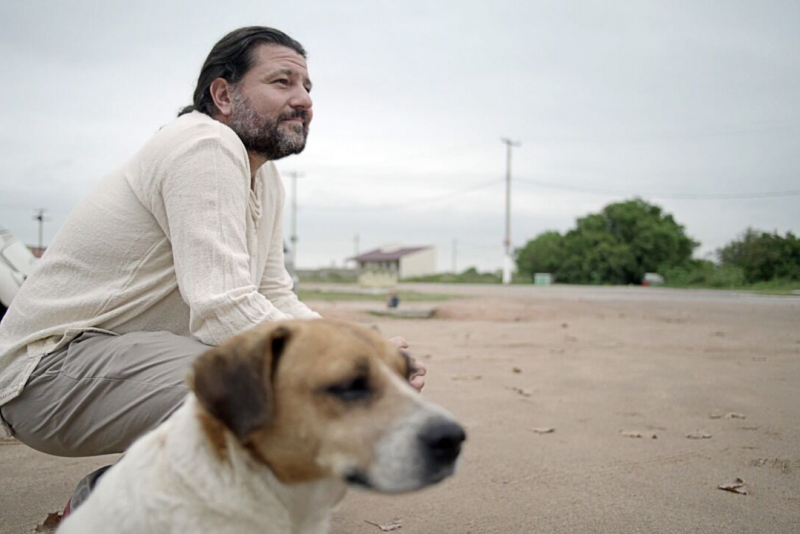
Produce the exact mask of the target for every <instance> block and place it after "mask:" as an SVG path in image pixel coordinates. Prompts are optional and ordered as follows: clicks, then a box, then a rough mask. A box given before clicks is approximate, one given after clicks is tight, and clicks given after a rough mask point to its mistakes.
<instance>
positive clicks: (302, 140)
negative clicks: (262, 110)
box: [229, 90, 308, 161]
mask: <svg viewBox="0 0 800 534" xmlns="http://www.w3.org/2000/svg"><path fill="white" fill-rule="evenodd" d="M231 103H232V104H233V106H232V111H231V116H230V124H229V126H230V127H231V129H232V130H233V131H234V132H236V134H237V135H238V136H239V139H241V140H242V143H243V144H244V147H245V148H246V149H247V150H248V151H249V152H254V153H256V154H258V155H259V156H261V157H263V158H266V159H267V160H270V161H274V160H277V159H281V158H285V157H286V156H291V155H292V154H299V153H300V152H302V151H303V149H304V148H305V146H306V137H307V136H308V123H307V122H306V120H307V117H308V114H307V113H306V112H305V111H304V110H294V111H290V112H287V113H282V114H281V115H280V116H278V120H277V121H272V120H270V119H269V118H267V117H263V116H261V115H259V114H258V112H257V111H256V110H255V109H253V107H252V106H251V105H250V101H249V100H248V99H247V97H246V96H244V95H243V94H241V93H240V92H239V91H237V90H234V91H233V92H232V96H231ZM294 118H300V119H302V120H303V123H302V124H299V123H292V124H291V125H287V126H284V127H283V130H282V129H281V123H282V122H283V121H285V120H287V119H294ZM287 128H291V130H292V132H286V129H287Z"/></svg>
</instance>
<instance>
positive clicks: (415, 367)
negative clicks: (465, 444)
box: [389, 336, 428, 391]
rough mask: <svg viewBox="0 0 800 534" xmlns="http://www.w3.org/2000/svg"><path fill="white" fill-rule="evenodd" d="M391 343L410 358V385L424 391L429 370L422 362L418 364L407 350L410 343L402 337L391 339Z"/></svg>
mask: <svg viewBox="0 0 800 534" xmlns="http://www.w3.org/2000/svg"><path fill="white" fill-rule="evenodd" d="M389 342H390V343H394V344H395V345H397V347H398V348H399V349H400V352H402V353H403V354H405V356H406V357H407V358H408V364H409V366H410V369H411V370H410V371H409V373H408V383H409V384H411V387H412V388H414V389H416V390H417V391H422V388H423V386H425V374H426V373H427V372H428V370H427V369H426V368H425V366H424V365H422V362H418V361H417V360H416V359H415V358H414V357H413V356H412V355H411V353H410V352H408V351H407V350H406V349H407V348H408V341H406V340H405V339H404V338H403V337H401V336H396V337H393V338H390V339H389Z"/></svg>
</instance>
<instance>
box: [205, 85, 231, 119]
mask: <svg viewBox="0 0 800 534" xmlns="http://www.w3.org/2000/svg"><path fill="white" fill-rule="evenodd" d="M208 92H209V93H210V94H211V99H212V100H213V101H214V105H215V106H216V107H217V110H219V113H220V115H223V116H224V117H229V116H230V114H231V111H232V107H231V100H232V99H233V87H231V84H230V83H228V80H226V79H225V78H216V79H215V80H214V81H213V82H211V85H210V86H209V87H208Z"/></svg>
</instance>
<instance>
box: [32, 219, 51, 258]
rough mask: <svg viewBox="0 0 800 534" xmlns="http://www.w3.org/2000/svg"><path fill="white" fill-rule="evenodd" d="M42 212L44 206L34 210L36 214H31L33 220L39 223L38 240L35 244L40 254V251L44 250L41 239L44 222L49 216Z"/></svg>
mask: <svg viewBox="0 0 800 534" xmlns="http://www.w3.org/2000/svg"><path fill="white" fill-rule="evenodd" d="M44 212H45V209H44V208H39V209H38V210H36V215H34V216H33V220H34V221H37V222H38V223H39V242H38V244H37V247H38V248H39V255H40V256H41V255H42V251H43V250H44V241H43V239H42V233H43V229H44V222H45V221H49V220H50V217H45V216H44Z"/></svg>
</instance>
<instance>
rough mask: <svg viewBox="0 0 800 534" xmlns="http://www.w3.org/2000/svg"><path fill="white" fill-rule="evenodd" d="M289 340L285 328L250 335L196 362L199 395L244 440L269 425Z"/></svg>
mask: <svg viewBox="0 0 800 534" xmlns="http://www.w3.org/2000/svg"><path fill="white" fill-rule="evenodd" d="M289 337H290V332H289V329H288V328H286V327H284V326H279V327H277V328H275V329H274V330H272V331H271V332H270V333H269V334H268V335H266V336H263V335H262V336H254V335H253V334H246V335H244V336H239V337H237V338H234V339H232V340H230V341H227V342H225V343H223V344H222V345H220V346H219V347H216V348H214V349H211V350H209V351H208V352H206V353H204V354H203V355H201V356H200V357H199V358H197V360H196V361H195V363H194V366H193V377H192V379H191V383H192V389H193V390H194V393H195V395H196V396H197V398H198V400H199V401H200V403H201V404H202V406H203V408H205V409H206V411H208V413H209V414H211V415H212V416H213V417H215V418H216V419H217V420H219V421H220V422H222V423H223V424H224V425H225V426H226V427H227V428H228V429H229V430H230V431H231V432H233V433H234V435H235V436H236V437H237V438H239V440H240V441H241V440H244V438H245V437H246V436H247V435H248V434H250V433H251V432H253V431H254V430H256V429H258V428H263V427H265V426H266V425H267V424H268V423H269V420H270V417H271V414H272V380H273V377H274V374H275V371H276V370H277V368H278V360H279V359H280V357H281V354H282V353H283V349H284V348H285V346H286V342H287V341H288V339H289Z"/></svg>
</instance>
